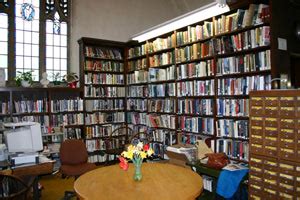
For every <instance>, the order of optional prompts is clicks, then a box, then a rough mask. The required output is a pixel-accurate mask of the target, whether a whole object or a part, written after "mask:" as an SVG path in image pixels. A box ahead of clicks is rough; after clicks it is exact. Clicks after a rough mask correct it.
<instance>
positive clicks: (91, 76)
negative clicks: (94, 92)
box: [84, 73, 125, 85]
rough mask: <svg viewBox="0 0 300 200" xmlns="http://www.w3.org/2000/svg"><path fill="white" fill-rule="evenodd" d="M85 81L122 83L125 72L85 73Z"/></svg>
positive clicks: (92, 82)
mask: <svg viewBox="0 0 300 200" xmlns="http://www.w3.org/2000/svg"><path fill="white" fill-rule="evenodd" d="M84 83H85V84H121V85H123V84H124V83H125V82H124V75H123V74H109V73H105V74H102V73H101V74H95V73H87V74H84Z"/></svg>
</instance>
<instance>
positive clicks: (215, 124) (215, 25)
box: [127, 1, 276, 162]
mask: <svg viewBox="0 0 300 200" xmlns="http://www.w3.org/2000/svg"><path fill="white" fill-rule="evenodd" d="M267 3H268V2H267V1H249V2H246V1H244V2H243V3H238V5H237V4H235V6H238V7H237V8H235V9H233V10H231V11H230V12H229V13H226V14H224V15H220V16H216V17H213V18H210V19H207V20H205V21H201V22H198V23H195V24H192V25H190V26H187V27H183V28H181V29H178V30H175V31H173V32H170V33H167V34H164V35H161V36H158V37H157V38H153V39H150V40H148V41H146V42H143V43H141V44H135V45H134V46H131V47H129V50H128V52H129V53H128V55H129V56H131V55H134V53H135V52H138V53H141V52H143V53H142V54H137V55H136V57H134V56H131V57H129V59H127V63H128V66H131V65H132V63H134V62H137V63H143V66H144V71H145V69H147V70H148V81H147V84H146V83H145V82H143V86H141V84H140V85H139V86H135V87H139V88H141V87H143V88H144V89H145V90H144V91H146V92H144V93H143V95H145V94H146V93H148V99H147V101H148V102H147V103H148V110H147V112H146V110H144V111H143V115H146V117H143V119H146V123H147V128H148V132H151V131H149V130H151V129H152V128H155V131H156V132H160V133H161V134H160V137H161V138H168V137H169V136H167V134H170V133H171V132H172V131H174V132H175V133H176V134H175V138H176V139H177V142H183V143H195V142H196V140H197V139H204V140H206V141H207V143H208V144H209V145H211V147H212V148H213V149H214V150H215V151H216V152H225V153H226V154H227V155H228V156H229V157H230V158H231V159H234V160H237V161H246V162H247V161H248V158H249V155H248V148H249V145H248V121H249V91H253V90H269V89H271V74H272V73H273V74H274V77H276V73H275V70H274V72H273V71H271V67H272V62H271V60H272V54H271V49H274V51H275V48H273V47H272V43H271V37H270V34H272V33H271V30H272V28H271V26H270V15H271V6H269V5H268V4H267ZM273 45H274V44H273ZM145 66H146V67H145ZM273 74H272V75H273ZM130 77H131V79H132V80H134V79H140V78H141V77H140V71H138V72H137V71H135V72H132V73H131V74H130ZM144 77H145V74H144V72H143V78H144ZM145 85H147V86H148V87H146V86H145ZM130 87H131V86H130ZM130 87H128V90H129V92H131V90H132V89H131V88H130ZM146 88H147V89H148V90H146ZM170 92H171V93H170ZM129 101H130V102H131V100H129ZM136 103H137V105H136V107H140V106H142V105H143V104H144V102H142V103H140V102H138V101H136ZM164 106H165V107H164ZM138 115H141V114H138ZM168 121H169V122H170V123H169V124H168V123H167V122H168ZM158 122H160V123H161V124H167V127H168V128H167V127H164V125H161V124H159V125H157V123H158ZM160 128H164V131H163V132H161V131H160V130H159V129H160ZM170 144H171V143H170ZM168 145H169V144H168Z"/></svg>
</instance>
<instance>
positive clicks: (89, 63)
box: [78, 38, 126, 163]
mask: <svg viewBox="0 0 300 200" xmlns="http://www.w3.org/2000/svg"><path fill="white" fill-rule="evenodd" d="M78 42H79V44H80V53H81V58H80V59H81V60H80V64H81V66H82V67H81V69H82V71H81V73H82V80H81V81H82V85H83V88H84V92H83V93H84V97H83V98H84V111H85V112H84V127H85V128H84V139H85V142H86V146H87V150H88V152H89V161H90V162H94V163H101V162H105V161H107V160H106V159H107V157H106V156H105V155H103V152H104V150H106V148H109V147H106V145H105V142H104V141H105V139H106V138H108V137H109V135H110V134H111V133H112V131H114V130H115V129H117V128H119V127H120V126H122V125H124V124H125V109H126V102H125V96H126V94H125V92H126V88H125V78H126V77H125V74H124V73H125V71H124V44H123V43H118V42H111V41H106V40H96V39H90V38H82V39H81V40H79V41H78ZM109 159H113V158H112V157H109Z"/></svg>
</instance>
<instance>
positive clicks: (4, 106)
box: [0, 101, 10, 114]
mask: <svg viewBox="0 0 300 200" xmlns="http://www.w3.org/2000/svg"><path fill="white" fill-rule="evenodd" d="M0 105H1V106H0V114H7V113H8V112H9V110H10V108H9V103H8V102H7V101H0Z"/></svg>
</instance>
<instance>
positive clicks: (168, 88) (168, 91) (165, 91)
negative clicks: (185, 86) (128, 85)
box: [148, 83, 176, 97]
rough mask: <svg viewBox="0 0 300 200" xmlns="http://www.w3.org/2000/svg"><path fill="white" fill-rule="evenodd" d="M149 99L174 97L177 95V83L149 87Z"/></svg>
mask: <svg viewBox="0 0 300 200" xmlns="http://www.w3.org/2000/svg"><path fill="white" fill-rule="evenodd" d="M148 88H149V89H148V92H149V97H173V96H175V94H176V84H175V83H164V84H152V85H148Z"/></svg>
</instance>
